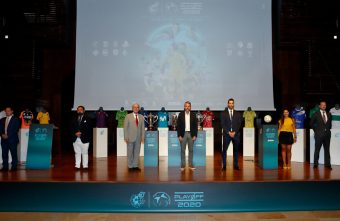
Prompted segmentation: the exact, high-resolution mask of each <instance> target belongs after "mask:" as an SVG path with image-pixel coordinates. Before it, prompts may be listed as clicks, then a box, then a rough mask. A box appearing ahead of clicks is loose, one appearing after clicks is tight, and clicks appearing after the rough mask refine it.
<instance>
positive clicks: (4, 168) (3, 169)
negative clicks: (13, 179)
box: [0, 167, 8, 172]
mask: <svg viewBox="0 0 340 221" xmlns="http://www.w3.org/2000/svg"><path fill="white" fill-rule="evenodd" d="M0 171H3V172H6V171H8V168H7V167H3V168H1V170H0Z"/></svg>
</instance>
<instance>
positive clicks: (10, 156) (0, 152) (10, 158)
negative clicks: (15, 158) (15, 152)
mask: <svg viewBox="0 0 340 221" xmlns="http://www.w3.org/2000/svg"><path fill="white" fill-rule="evenodd" d="M8 163H12V155H11V152H9V151H8ZM0 164H1V165H2V148H1V137H0Z"/></svg>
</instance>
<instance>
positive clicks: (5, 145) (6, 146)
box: [1, 139, 18, 169]
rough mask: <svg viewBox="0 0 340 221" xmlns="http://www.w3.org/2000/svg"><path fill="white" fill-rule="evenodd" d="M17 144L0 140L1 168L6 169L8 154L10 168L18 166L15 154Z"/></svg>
mask: <svg viewBox="0 0 340 221" xmlns="http://www.w3.org/2000/svg"><path fill="white" fill-rule="evenodd" d="M17 147H18V143H16V142H14V143H13V142H8V141H6V140H3V139H1V148H2V167H3V168H6V169H8V152H9V151H10V152H11V155H12V168H16V167H17V164H18V154H17Z"/></svg>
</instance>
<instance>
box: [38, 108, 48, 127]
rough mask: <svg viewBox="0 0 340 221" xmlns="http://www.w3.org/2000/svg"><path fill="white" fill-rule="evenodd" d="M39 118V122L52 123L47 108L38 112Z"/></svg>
mask: <svg viewBox="0 0 340 221" xmlns="http://www.w3.org/2000/svg"><path fill="white" fill-rule="evenodd" d="M37 120H38V121H39V124H49V123H50V114H49V113H48V112H47V111H46V109H45V108H41V110H40V112H39V113H38V116H37Z"/></svg>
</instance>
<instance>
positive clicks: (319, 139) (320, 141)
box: [314, 133, 331, 166]
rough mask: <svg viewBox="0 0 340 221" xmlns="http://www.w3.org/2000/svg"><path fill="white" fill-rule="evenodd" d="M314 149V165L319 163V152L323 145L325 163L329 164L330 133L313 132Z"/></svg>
mask: <svg viewBox="0 0 340 221" xmlns="http://www.w3.org/2000/svg"><path fill="white" fill-rule="evenodd" d="M314 138H315V151H314V165H318V164H319V154H320V150H321V146H323V149H324V153H325V165H326V166H330V165H331V156H330V154H329V144H330V142H331V133H322V134H315V136H314Z"/></svg>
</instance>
